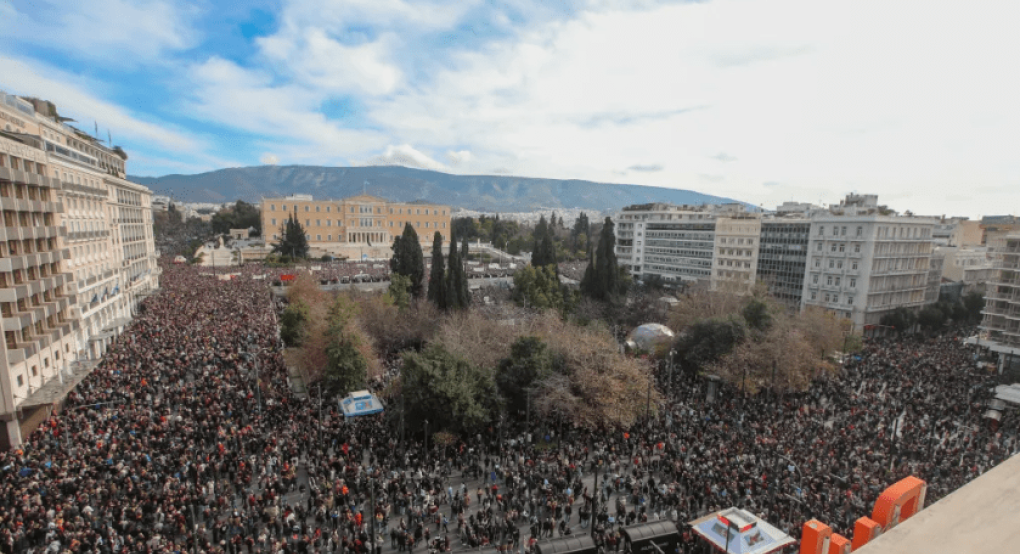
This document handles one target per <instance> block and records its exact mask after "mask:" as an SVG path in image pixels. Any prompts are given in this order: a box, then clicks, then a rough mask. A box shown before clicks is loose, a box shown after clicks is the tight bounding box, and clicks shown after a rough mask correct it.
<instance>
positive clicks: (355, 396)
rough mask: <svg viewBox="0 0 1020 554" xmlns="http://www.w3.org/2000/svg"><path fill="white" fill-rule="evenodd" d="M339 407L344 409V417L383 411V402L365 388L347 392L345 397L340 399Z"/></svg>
mask: <svg viewBox="0 0 1020 554" xmlns="http://www.w3.org/2000/svg"><path fill="white" fill-rule="evenodd" d="M340 407H341V408H343V410H344V417H356V416H363V415H371V414H377V413H379V412H381V411H383V404H382V402H380V401H379V398H377V397H376V396H375V395H374V394H372V393H370V392H368V391H367V390H359V391H355V392H352V393H350V394H348V395H347V398H344V399H343V400H341V401H340Z"/></svg>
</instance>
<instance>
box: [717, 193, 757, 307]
mask: <svg viewBox="0 0 1020 554" xmlns="http://www.w3.org/2000/svg"><path fill="white" fill-rule="evenodd" d="M761 225H762V220H761V214H758V213H747V214H744V215H742V216H739V217H720V218H717V219H716V220H715V252H714V254H713V256H712V280H711V287H712V289H713V290H729V291H732V292H737V293H744V292H748V291H750V290H751V289H752V288H753V287H754V285H755V283H756V282H757V275H758V252H759V246H760V245H759V240H760V237H761Z"/></svg>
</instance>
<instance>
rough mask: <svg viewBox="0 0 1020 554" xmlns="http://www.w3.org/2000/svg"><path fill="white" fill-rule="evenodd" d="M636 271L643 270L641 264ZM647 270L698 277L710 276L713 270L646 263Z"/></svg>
mask: <svg viewBox="0 0 1020 554" xmlns="http://www.w3.org/2000/svg"><path fill="white" fill-rule="evenodd" d="M634 271H641V266H638V267H636V268H635V269H634ZM645 271H658V272H666V273H682V274H684V275H689V276H692V277H698V276H701V277H710V276H711V275H712V270H710V269H695V268H692V267H683V268H679V267H674V266H666V265H657V264H648V265H646V266H645Z"/></svg>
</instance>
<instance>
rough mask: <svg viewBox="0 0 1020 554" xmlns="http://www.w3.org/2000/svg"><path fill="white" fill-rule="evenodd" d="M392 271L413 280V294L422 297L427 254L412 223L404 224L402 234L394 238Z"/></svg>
mask: <svg viewBox="0 0 1020 554" xmlns="http://www.w3.org/2000/svg"><path fill="white" fill-rule="evenodd" d="M390 271H392V272H393V273H399V274H400V275H404V276H406V277H407V278H409V279H410V280H411V296H413V297H414V298H421V297H422V294H423V293H424V292H425V255H424V254H423V253H422V251H421V243H420V242H418V233H417V232H416V231H415V230H414V227H412V226H411V225H410V224H407V225H405V226H404V232H403V234H401V236H399V237H397V238H395V239H393V257H392V258H390Z"/></svg>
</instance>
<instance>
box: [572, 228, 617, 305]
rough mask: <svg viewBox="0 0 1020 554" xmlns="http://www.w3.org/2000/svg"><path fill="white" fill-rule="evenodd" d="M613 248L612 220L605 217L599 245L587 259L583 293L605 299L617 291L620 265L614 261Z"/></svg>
mask: <svg viewBox="0 0 1020 554" xmlns="http://www.w3.org/2000/svg"><path fill="white" fill-rule="evenodd" d="M615 248H616V235H615V233H614V232H613V220H612V219H610V218H608V217H607V218H606V221H605V223H604V224H603V226H602V233H601V234H600V235H599V246H598V248H597V249H596V251H595V254H594V258H590V259H589V261H588V267H587V269H585V272H584V279H583V280H582V281H581V290H582V292H584V294H585V295H587V296H590V297H592V298H597V299H599V300H607V299H609V298H611V297H612V296H614V295H616V294H618V293H619V291H620V267H619V265H618V264H617V262H616V250H615Z"/></svg>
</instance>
